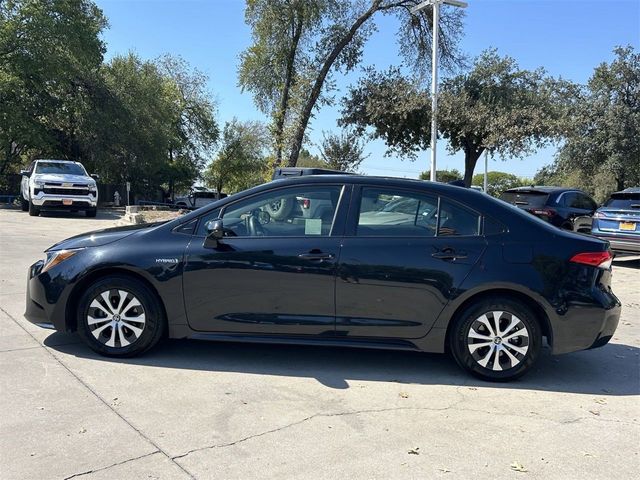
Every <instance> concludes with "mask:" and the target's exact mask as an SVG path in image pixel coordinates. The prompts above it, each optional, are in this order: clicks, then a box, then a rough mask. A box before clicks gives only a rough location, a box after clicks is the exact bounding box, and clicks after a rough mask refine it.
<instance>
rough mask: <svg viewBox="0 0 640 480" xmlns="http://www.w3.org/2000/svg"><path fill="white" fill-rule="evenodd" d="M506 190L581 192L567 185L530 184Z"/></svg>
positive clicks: (517, 191) (518, 191) (515, 191)
mask: <svg viewBox="0 0 640 480" xmlns="http://www.w3.org/2000/svg"><path fill="white" fill-rule="evenodd" d="M506 192H514V193H528V192H531V193H533V192H536V193H558V192H581V190H579V189H577V188H569V187H554V186H547V185H531V186H528V187H515V188H510V189H509V190H505V193H506Z"/></svg>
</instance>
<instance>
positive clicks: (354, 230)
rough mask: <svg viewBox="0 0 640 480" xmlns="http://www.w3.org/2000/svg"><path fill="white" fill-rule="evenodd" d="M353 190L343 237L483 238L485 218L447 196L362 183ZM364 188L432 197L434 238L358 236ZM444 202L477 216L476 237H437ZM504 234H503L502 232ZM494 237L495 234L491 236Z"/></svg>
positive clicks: (411, 236) (401, 236)
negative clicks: (435, 221) (436, 211)
mask: <svg viewBox="0 0 640 480" xmlns="http://www.w3.org/2000/svg"><path fill="white" fill-rule="evenodd" d="M355 187H356V188H355V189H354V191H353V194H352V196H351V204H352V205H351V207H350V209H349V217H348V219H347V222H346V229H345V235H344V236H345V237H358V238H403V239H416V238H420V239H437V238H448V239H451V238H475V237H478V238H480V237H485V233H484V218H485V217H486V216H487V215H485V214H484V213H482V212H479V211H478V210H476V209H475V208H471V207H469V206H467V205H465V204H463V203H461V202H459V201H457V200H454V199H452V198H451V197H449V196H447V195H442V194H439V193H435V192H430V191H423V190H416V189H413V188H407V187H389V186H386V185H374V184H367V183H363V184H358V185H355ZM365 188H373V189H378V190H391V191H393V192H408V193H410V194H411V193H413V194H414V195H422V196H427V197H433V198H434V199H437V207H436V208H437V209H438V220H437V223H436V232H435V235H434V236H432V237H431V236H429V237H427V236H425V237H419V236H415V235H366V236H364V235H358V222H359V219H360V207H361V206H362V191H363V190H364V189H365ZM395 194H396V195H401V193H395ZM443 199H444V200H446V201H448V202H451V203H454V204H456V205H459V206H460V207H461V208H463V209H465V210H469V211H470V212H473V213H475V214H476V215H478V234H476V235H438V231H439V230H440V204H441V202H442V200H443ZM499 223H500V224H502V222H499ZM503 233H504V232H503ZM493 235H496V234H493Z"/></svg>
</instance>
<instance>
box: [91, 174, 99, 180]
mask: <svg viewBox="0 0 640 480" xmlns="http://www.w3.org/2000/svg"><path fill="white" fill-rule="evenodd" d="M91 178H93V179H94V180H95V181H96V182H97V181H98V180H100V175H98V174H97V173H92V174H91Z"/></svg>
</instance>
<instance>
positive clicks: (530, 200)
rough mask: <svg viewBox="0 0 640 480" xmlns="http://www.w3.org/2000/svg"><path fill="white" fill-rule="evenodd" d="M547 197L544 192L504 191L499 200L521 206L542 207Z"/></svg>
mask: <svg viewBox="0 0 640 480" xmlns="http://www.w3.org/2000/svg"><path fill="white" fill-rule="evenodd" d="M548 198H549V194H548V193H544V192H508V191H507V192H504V193H503V194H502V195H500V200H504V201H505V202H507V203H510V204H512V205H517V206H522V207H544V206H545V205H546V203H547V199H548Z"/></svg>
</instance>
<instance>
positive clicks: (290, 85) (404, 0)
mask: <svg viewBox="0 0 640 480" xmlns="http://www.w3.org/2000/svg"><path fill="white" fill-rule="evenodd" d="M418 3H420V0H368V1H365V0H349V1H345V0H247V10H246V22H247V24H248V25H249V26H250V27H251V30H252V35H253V43H252V45H251V46H250V47H249V48H248V49H247V50H246V51H245V52H244V53H243V54H242V56H241V60H242V61H241V65H240V70H239V82H240V85H241V86H242V87H243V88H246V89H247V90H249V91H251V92H252V93H253V94H254V99H255V101H256V104H257V105H258V107H259V108H261V109H262V110H263V111H267V112H269V113H270V115H271V117H272V125H271V133H272V135H273V137H274V144H275V152H276V155H275V162H276V164H279V163H280V162H281V161H284V158H283V157H284V154H283V150H286V152H287V154H288V159H287V160H286V162H287V164H288V165H289V166H295V165H296V164H297V162H298V157H299V155H300V151H301V149H302V145H303V142H304V140H305V133H306V129H307V126H308V124H309V121H310V120H311V118H312V116H313V114H314V112H315V111H316V110H317V109H318V108H320V107H321V106H322V105H326V104H331V103H332V102H333V97H332V92H333V91H334V90H335V83H334V77H333V76H334V75H335V74H336V73H338V72H340V73H348V72H351V71H353V70H354V69H355V68H356V66H357V65H359V63H360V62H361V59H362V54H363V49H364V46H365V44H366V41H367V40H368V38H369V36H370V35H371V33H372V32H373V31H374V30H375V28H376V24H375V22H374V19H375V18H376V17H379V16H380V15H382V14H388V15H395V16H396V17H397V18H399V19H400V31H399V32H398V39H399V46H400V52H401V53H402V54H403V55H404V57H405V59H407V60H408V63H409V64H410V65H415V66H417V69H418V70H420V69H421V68H422V67H423V66H426V65H428V64H429V61H430V60H429V52H430V51H431V50H430V49H431V44H430V42H431V37H432V35H431V33H430V32H431V29H432V9H431V8H427V9H423V10H421V11H420V13H419V14H417V15H412V14H411V13H410V10H411V8H412V7H413V6H415V5H417V4H418ZM462 15H463V14H462V12H461V11H460V9H443V11H442V15H441V20H440V21H441V25H440V27H441V29H440V42H441V56H442V62H443V65H444V66H445V67H452V66H455V65H457V64H459V62H460V61H461V59H460V56H459V55H458V53H457V39H458V37H459V34H460V31H461V29H462V23H461V18H462ZM285 143H286V145H285Z"/></svg>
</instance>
